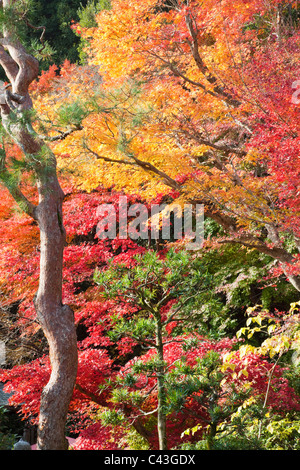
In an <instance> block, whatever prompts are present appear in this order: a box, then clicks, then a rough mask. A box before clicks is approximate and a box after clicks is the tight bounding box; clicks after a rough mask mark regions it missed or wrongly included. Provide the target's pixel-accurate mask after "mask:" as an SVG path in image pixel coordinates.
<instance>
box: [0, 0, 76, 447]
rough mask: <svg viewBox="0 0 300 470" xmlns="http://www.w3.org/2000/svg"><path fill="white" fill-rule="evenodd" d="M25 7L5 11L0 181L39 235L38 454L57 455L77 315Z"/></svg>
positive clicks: (7, 3) (6, 5)
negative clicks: (42, 339)
mask: <svg viewBox="0 0 300 470" xmlns="http://www.w3.org/2000/svg"><path fill="white" fill-rule="evenodd" d="M22 5H23V2H18V1H11V0H4V1H3V5H2V7H1V9H2V11H1V13H2V16H1V18H2V23H1V26H2V38H1V46H0V63H1V66H2V67H3V69H4V71H5V73H6V76H7V80H8V84H7V85H6V86H4V85H3V86H2V90H1V120H2V126H3V128H4V129H5V132H6V135H5V137H4V139H3V142H2V147H1V181H2V183H3V184H4V185H5V186H6V187H7V189H8V190H9V192H10V194H11V195H12V197H13V198H14V200H15V201H16V202H17V203H18V205H19V206H20V208H21V209H22V210H23V211H24V212H25V213H26V214H28V215H29V216H30V217H31V218H32V219H33V220H34V221H35V222H36V223H37V224H38V226H39V229H40V277H39V286H38V291H37V293H36V296H35V299H34V305H35V309H36V313H37V317H38V321H39V323H40V325H41V327H42V329H43V331H44V333H45V336H46V338H47V340H48V342H49V346H50V360H51V371H52V372H51V377H50V380H49V382H48V384H47V386H46V387H45V388H44V390H43V394H42V399H41V405H40V420H39V436H38V448H39V449H40V450H46V449H51V450H55V449H65V448H66V446H67V441H66V439H65V420H66V416H67V411H68V406H69V401H70V398H71V396H72V392H73V387H74V384H75V379H76V373H77V339H76V332H75V326H74V317H73V312H72V310H71V309H70V307H68V306H67V305H63V303H62V262H63V251H64V246H65V242H66V231H65V228H64V225H63V214H62V203H63V199H64V193H63V191H62V189H61V187H60V184H59V182H58V178H57V173H56V160H55V157H54V155H53V153H52V152H51V150H50V149H49V147H47V145H46V144H45V142H44V141H43V140H42V139H41V138H40V137H39V136H38V135H37V134H36V133H35V132H34V131H33V128H32V126H31V114H32V113H31V111H32V101H31V98H30V95H29V87H30V84H31V83H32V82H33V81H34V80H35V79H36V78H37V76H38V72H39V64H38V61H37V59H36V58H35V57H33V56H32V55H30V54H29V53H28V52H27V51H26V49H25V48H24V46H23V45H22V43H21V42H20V40H19V39H18V23H19V22H20V21H22V19H23V17H22V12H23V10H22ZM41 47H42V46H41ZM8 139H11V140H12V141H13V142H14V143H15V144H16V145H17V146H18V147H19V148H20V149H21V151H22V157H21V160H20V161H19V163H20V164H21V166H23V172H24V170H25V171H27V172H29V173H31V174H33V175H34V178H35V181H36V187H37V192H38V202H37V203H35V202H32V200H30V199H28V198H27V197H26V195H25V194H24V192H23V191H22V181H21V177H22V172H20V173H19V174H18V175H17V174H16V171H15V167H14V163H13V161H14V159H9V158H8V157H7V154H6V148H7V145H8V143H7V142H8ZM19 178H20V179H19Z"/></svg>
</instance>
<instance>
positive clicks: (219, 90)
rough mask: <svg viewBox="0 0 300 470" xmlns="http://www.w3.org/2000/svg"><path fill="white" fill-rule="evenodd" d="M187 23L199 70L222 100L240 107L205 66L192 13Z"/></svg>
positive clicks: (191, 48)
mask: <svg viewBox="0 0 300 470" xmlns="http://www.w3.org/2000/svg"><path fill="white" fill-rule="evenodd" d="M185 22H186V25H187V28H188V30H189V32H190V35H191V37H192V42H191V41H189V40H187V43H188V45H189V47H190V50H191V52H192V55H193V58H194V61H195V63H196V65H197V67H198V69H199V70H200V72H201V73H202V74H203V75H204V77H205V78H206V80H207V81H208V82H209V83H210V85H212V86H213V90H214V92H215V93H216V94H217V95H220V96H221V97H222V99H223V100H224V101H225V102H226V103H227V104H229V105H230V106H233V107H234V108H236V107H238V106H239V105H240V104H241V103H240V101H238V100H236V99H235V98H233V96H232V95H231V94H230V93H228V92H226V91H225V89H224V88H223V87H222V86H220V85H218V80H217V78H216V77H215V76H214V75H212V74H211V72H210V71H209V69H208V67H207V66H206V65H205V64H204V62H203V60H202V58H201V56H200V53H199V43H198V31H196V30H195V27H194V24H196V22H195V21H193V18H192V16H191V14H190V13H189V14H187V15H186V17H185ZM196 28H197V25H196Z"/></svg>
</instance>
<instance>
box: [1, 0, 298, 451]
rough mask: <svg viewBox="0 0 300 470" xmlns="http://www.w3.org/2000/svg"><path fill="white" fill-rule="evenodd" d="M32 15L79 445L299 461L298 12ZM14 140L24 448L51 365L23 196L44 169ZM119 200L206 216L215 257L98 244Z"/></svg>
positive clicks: (215, 9)
mask: <svg viewBox="0 0 300 470" xmlns="http://www.w3.org/2000/svg"><path fill="white" fill-rule="evenodd" d="M17 3H18V2H17ZM19 3H20V5H21V7H22V14H19V24H18V28H19V34H20V37H21V38H22V41H23V43H24V44H25V46H26V48H28V49H29V50H30V51H32V53H33V54H34V55H35V56H36V57H37V58H38V59H39V64H40V65H39V67H40V71H39V78H38V79H37V80H35V81H34V82H33V83H32V84H31V85H30V93H31V96H32V99H33V103H34V110H35V111H34V112H33V113H31V114H30V116H29V119H30V122H31V123H32V125H33V127H34V129H35V132H37V133H38V134H39V135H42V136H43V139H44V140H45V141H46V142H47V143H49V145H50V147H51V149H52V151H53V152H54V154H55V155H56V158H57V162H58V171H59V180H60V184H61V186H62V188H63V191H64V193H65V198H64V204H63V208H64V224H65V227H66V232H67V243H66V247H65V250H64V284H63V301H64V303H66V304H68V305H70V306H71V307H72V309H73V311H74V317H75V324H76V332H77V344H78V354H79V365H78V373H77V379H76V384H75V388H74V393H73V396H72V399H71V403H70V408H69V414H68V419H67V423H66V426H67V427H66V433H67V435H68V436H72V437H74V438H75V439H76V441H75V444H74V448H75V449H78V450H81V449H84V450H88V449H97V450H103V449H149V448H150V449H157V448H161V449H162V448H169V449H171V448H172V449H175V448H177V449H243V450H249V449H252V450H257V449H268V450H277V449H282V450H299V448H300V440H299V433H300V420H299V407H300V402H299V392H300V382H299V313H298V312H299V306H300V301H299V291H300V255H299V250H300V241H299V240H300V232H299V208H300V192H299V183H298V181H299V173H300V167H299V142H300V141H299V135H298V134H299V123H298V113H299V102H298V91H297V90H298V88H299V84H298V82H297V80H298V79H300V76H299V66H298V63H299V57H298V56H299V47H298V46H299V11H300V5H299V4H298V2H295V1H279V0H276V1H273V2H268V1H258V0H257V1H255V0H252V1H246V2H245V1H242V0H236V1H235V2H230V1H223V2H221V3H220V2H217V1H215V0H206V1H205V2H199V1H190V2H189V1H183V2H181V1H175V0H174V1H173V0H170V1H162V2H160V1H153V0H147V1H145V2H143V4H141V3H140V2H138V1H131V2H130V1H127V0H124V1H118V0H114V1H113V2H112V4H111V3H110V2H109V1H108V0H102V1H99V2H96V1H95V2H91V1H89V2H77V1H69V2H61V1H57V0H55V1H48V2H44V1H30V2H19ZM24 11H25V12H26V15H24V14H23V13H24ZM25 19H26V20H25ZM145 24H147V32H146V30H145ZM33 25H34V26H41V25H43V26H45V32H44V34H43V36H41V34H42V31H44V30H43V29H36V28H35V27H33ZM41 38H42V41H41ZM41 43H42V45H43V47H41ZM1 78H2V80H3V81H6V78H5V76H4V75H3V77H2V76H1ZM26 118H28V116H27V117H26ZM1 139H2V150H4V149H5V158H6V161H7V163H9V166H8V169H9V171H8V172H7V169H6V168H5V169H3V168H1V180H2V182H3V185H2V186H1V201H0V216H1V227H0V230H1V241H0V250H1V251H0V252H1V255H0V264H1V276H0V282H1V300H0V302H1V303H0V306H1V317H0V320H1V323H0V337H1V340H2V341H4V342H5V345H6V362H5V364H4V365H3V369H2V370H1V375H0V380H1V381H3V382H4V383H5V387H6V390H7V391H8V392H10V393H12V397H11V398H10V403H11V405H12V406H13V407H14V409H16V410H17V411H18V413H19V414H20V416H21V417H22V418H23V419H24V421H22V422H21V425H20V424H19V423H18V424H17V425H15V428H13V427H12V425H11V424H9V423H8V422H7V419H6V413H5V412H4V410H3V417H2V416H1V422H0V432H1V434H0V443H1V446H3V448H7V447H8V448H10V447H11V445H12V442H14V441H15V440H16V436H15V434H20V432H22V429H23V427H24V426H25V424H26V425H35V424H37V420H38V415H39V406H40V397H41V393H42V389H43V387H44V386H45V385H46V384H47V381H48V380H49V375H50V364H49V354H48V352H49V351H48V344H47V341H46V339H45V337H44V335H43V333H42V331H41V327H40V324H39V322H38V321H37V318H36V313H35V308H34V296H35V294H36V291H37V288H38V280H39V252H40V251H39V250H40V247H39V232H38V226H37V224H36V222H35V221H34V220H32V218H31V217H30V216H29V215H28V214H26V213H25V212H26V211H25V212H24V210H23V211H22V209H24V206H22V204H20V205H19V206H18V205H17V204H16V203H15V198H14V197H13V196H12V191H11V190H12V188H13V189H14V188H16V187H17V186H18V187H20V188H21V189H22V191H23V194H25V195H26V198H27V200H28V199H30V200H31V201H33V202H34V201H35V200H36V193H35V181H34V178H33V168H34V162H31V163H30V164H31V165H32V166H31V167H30V165H29V164H28V161H26V159H25V158H24V155H23V152H22V149H20V148H18V146H17V145H16V144H15V143H14V142H12V140H10V139H9V136H8V135H7V132H5V130H4V129H2V131H1ZM1 155H2V154H1ZM1 158H2V157H1ZM41 158H42V157H41ZM124 195H126V196H127V198H128V202H129V204H131V205H134V204H138V203H143V204H145V205H146V206H147V207H150V206H151V204H161V203H167V204H171V203H174V202H175V203H177V204H181V205H183V204H185V203H191V204H197V203H198V204H204V207H205V243H204V246H203V247H202V249H201V250H199V251H197V252H196V253H190V252H188V250H186V249H185V246H184V241H181V242H176V241H175V240H172V242H171V243H169V242H166V241H165V240H163V239H162V238H159V239H158V240H151V239H149V240H147V241H145V240H142V239H141V238H139V237H137V239H136V240H129V239H126V240H124V239H120V238H118V237H116V238H115V239H113V240H101V239H99V238H98V237H97V230H96V228H97V224H98V223H99V212H98V208H99V207H100V206H101V205H102V204H113V205H114V207H115V209H116V214H117V217H118V216H119V212H118V210H119V205H118V203H119V198H120V196H124ZM1 439H2V440H1Z"/></svg>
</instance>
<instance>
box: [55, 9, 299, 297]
mask: <svg viewBox="0 0 300 470" xmlns="http://www.w3.org/2000/svg"><path fill="white" fill-rule="evenodd" d="M133 5H134V6H133ZM97 22H98V26H93V27H92V28H91V29H86V30H85V29H84V28H82V27H78V32H79V33H81V34H82V36H83V38H86V39H87V40H89V41H90V46H88V48H87V52H88V53H89V54H90V57H91V62H92V63H93V64H94V65H96V66H98V67H99V71H100V73H102V75H103V81H104V83H103V87H104V88H105V90H106V91H107V94H106V95H105V96H104V97H103V96H102V97H101V99H102V101H101V99H100V102H101V103H102V107H99V108H98V111H97V110H96V109H94V111H93V112H92V113H91V114H90V115H89V116H88V117H86V120H85V121H84V123H83V129H82V132H81V135H80V134H77V135H72V136H70V138H69V142H67V141H66V142H64V143H63V144H62V145H61V146H58V147H57V148H56V149H55V151H57V152H60V151H65V148H66V147H65V146H66V145H67V143H70V144H72V146H73V147H72V148H73V150H72V155H70V157H71V159H73V160H74V158H78V156H79V155H83V154H84V155H85V158H88V156H89V159H90V162H91V167H90V168H91V169H90V171H89V170H88V169H87V168H86V170H85V169H83V174H84V175H85V176H84V177H83V179H85V180H87V179H88V181H89V184H91V179H92V178H94V179H96V178H98V181H99V179H101V180H103V181H105V180H107V184H109V182H111V180H112V179H113V178H112V175H110V172H109V168H114V169H117V171H118V172H119V175H120V178H114V183H113V184H117V185H118V184H123V185H124V184H125V186H126V187H128V189H129V190H131V189H133V187H135V189H137V188H139V189H141V190H143V191H147V190H148V191H153V188H154V185H156V189H157V191H163V190H165V188H166V186H169V188H172V190H176V191H177V192H178V196H179V198H180V200H181V201H182V200H185V201H187V200H188V201H193V202H201V203H203V204H204V205H205V210H206V216H207V217H209V218H212V219H213V220H215V221H216V222H217V223H218V224H220V225H221V226H222V227H223V229H224V231H225V234H224V237H223V239H220V242H221V243H231V244H239V245H243V246H246V247H248V248H250V249H255V250H258V251H259V252H261V253H264V254H266V255H268V256H271V257H272V258H273V259H274V260H275V261H276V262H277V263H278V265H279V267H280V269H281V272H284V273H285V275H286V276H287V278H288V280H289V282H291V283H292V285H293V286H294V287H295V289H296V290H298V291H299V289H300V283H299V275H298V274H299V273H298V271H299V266H298V261H299V233H298V229H297V226H298V222H297V221H298V211H299V195H297V194H298V193H297V189H296V188H297V183H296V182H297V178H298V175H299V165H298V162H297V157H296V155H297V152H298V140H299V139H298V122H297V106H296V105H295V103H294V105H293V106H291V100H292V95H293V88H292V85H293V83H294V82H295V77H296V76H297V61H296V60H295V57H296V55H297V52H296V50H295V44H296V43H297V42H298V40H299V38H298V29H297V28H298V5H297V3H295V2H284V1H279V0H278V1H276V2H264V3H263V4H262V3H261V2H259V1H255V2H244V1H237V2H235V3H234V5H233V3H232V2H230V1H225V2H222V3H221V4H220V3H218V2H215V1H214V0H210V1H208V2H205V3H201V2H198V1H196V0H193V1H190V2H182V1H171V2H164V1H157V0H149V1H146V2H143V3H141V2H134V4H133V3H132V2H124V1H122V2H119V1H118V0H116V1H114V2H113V8H112V9H111V10H109V11H102V12H100V13H99V14H98V15H97ZM145 24H147V35H145V34H144V25H145ZM295 54H296V55H295ZM287 64H289V65H287ZM270 70H271V71H272V72H271V73H270ZM278 81H279V82H280V83H281V84H282V86H281V87H278V86H277V84H278ZM137 84H138V85H139V87H140V94H139V96H137V95H136V93H135V92H134V93H133V92H132V91H131V92H130V91H129V90H130V89H131V90H132V89H134V90H135V89H136V86H137ZM120 90H121V91H120ZM295 93H296V94H295ZM295 93H294V97H297V90H296V92H295ZM126 96H127V97H128V99H127V98H126ZM129 96H130V97H133V96H134V97H135V100H134V101H133V100H131V99H130V98H129ZM174 102H176V105H174ZM116 103H118V105H117V104H116ZM149 110H151V113H148V112H147V111H149ZM82 142H84V146H83V149H84V151H83V150H81V151H79V148H80V146H81V148H82ZM286 155H288V160H287V158H286ZM93 159H94V163H92V160H93ZM287 161H288V163H287ZM109 163H111V166H110V165H109ZM95 169H96V171H97V174H96V173H95ZM287 170H288V171H287ZM104 174H105V178H103V175H104ZM107 174H108V175H109V178H108V177H107ZM114 174H115V173H114ZM87 175H89V178H87ZM115 180H116V181H115Z"/></svg>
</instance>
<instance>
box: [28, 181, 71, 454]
mask: <svg viewBox="0 0 300 470" xmlns="http://www.w3.org/2000/svg"><path fill="white" fill-rule="evenodd" d="M38 189H39V198H40V200H39V205H38V207H37V211H36V212H37V221H38V224H39V227H40V239H41V248H40V250H41V257H40V279H39V288H38V292H37V295H36V298H35V302H34V304H35V308H36V312H37V316H38V320H39V322H40V325H41V327H42V329H43V332H44V334H45V336H46V338H47V340H48V343H49V349H50V361H51V370H52V372H51V377H50V381H49V382H48V384H47V386H46V387H45V389H44V390H43V393H42V398H41V407H40V416H39V429H38V445H37V447H38V449H39V450H60V449H66V448H67V440H66V439H65V422H66V417H67V412H68V407H69V403H70V399H71V397H72V393H73V389H74V385H75V380H76V375H77V338H76V331H75V325H74V315H73V312H72V310H71V309H70V308H69V307H68V306H67V305H63V304H62V268H63V250H64V246H65V230H64V227H63V223H62V201H63V192H62V190H61V188H60V186H59V184H58V181H57V179H56V176H55V175H54V174H53V175H52V176H48V177H47V178H46V180H45V181H39V183H38Z"/></svg>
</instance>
